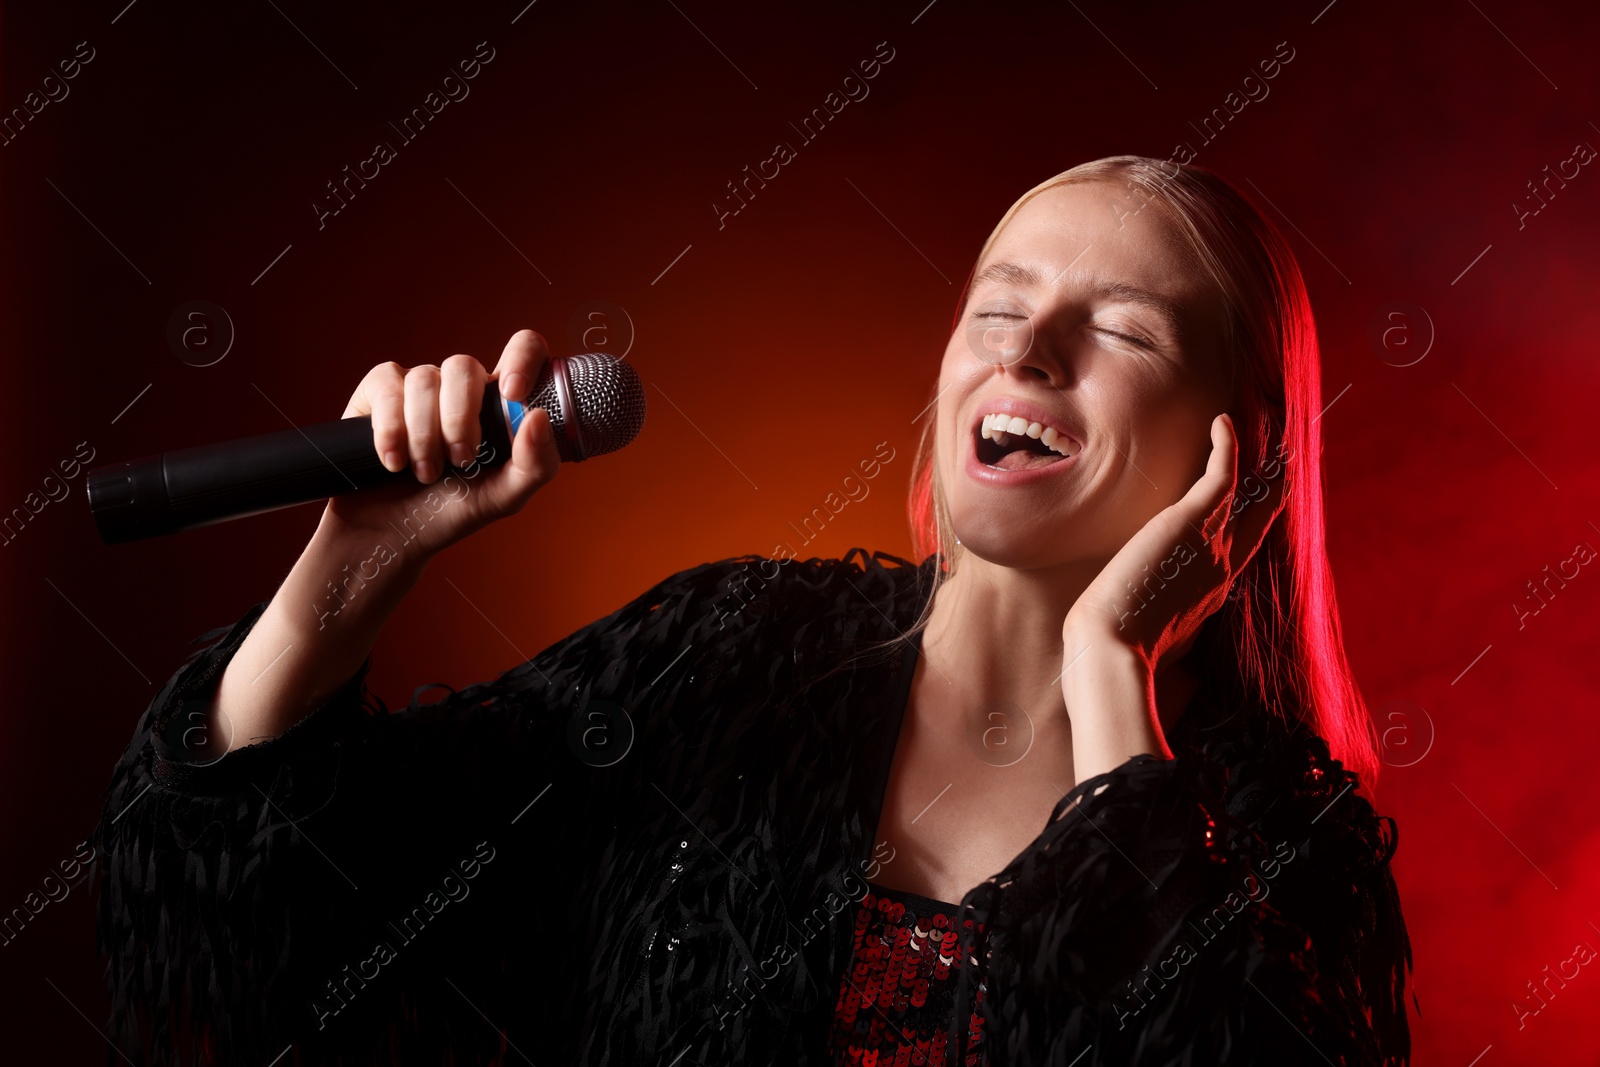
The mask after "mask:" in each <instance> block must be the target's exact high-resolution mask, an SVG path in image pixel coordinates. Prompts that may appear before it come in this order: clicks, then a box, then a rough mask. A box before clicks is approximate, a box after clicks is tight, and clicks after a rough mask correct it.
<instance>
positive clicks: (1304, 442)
mask: <svg viewBox="0 0 1600 1067" xmlns="http://www.w3.org/2000/svg"><path fill="white" fill-rule="evenodd" d="M1083 182H1111V183H1117V184H1120V185H1123V186H1124V187H1125V188H1126V189H1127V190H1128V191H1129V193H1130V194H1137V195H1139V196H1140V197H1142V198H1144V199H1145V200H1146V201H1147V202H1148V203H1150V204H1152V205H1155V206H1156V207H1157V209H1158V210H1162V209H1164V210H1162V217H1163V218H1165V219H1166V220H1167V221H1168V222H1169V223H1170V224H1171V225H1172V226H1173V227H1174V229H1175V230H1176V232H1178V233H1179V234H1181V235H1182V237H1183V238H1184V240H1185V241H1186V242H1187V244H1188V246H1189V248H1190V249H1191V250H1192V252H1193V254H1194V258H1195V261H1196V262H1197V264H1198V265H1199V268H1200V269H1201V270H1203V271H1204V272H1205V274H1206V276H1207V278H1208V280H1209V281H1210V282H1211V284H1212V285H1213V286H1214V288H1215V292H1216V294H1217V296H1219V297H1220V299H1221V302H1222V305H1223V308H1224V312H1225V323H1226V327H1225V334H1224V338H1223V343H1224V345H1225V346H1226V351H1227V353H1228V358H1229V359H1230V361H1231V362H1230V364H1229V368H1230V369H1229V373H1230V382H1229V385H1230V389H1234V388H1237V392H1235V393H1234V395H1236V396H1237V397H1238V404H1239V407H1240V409H1241V410H1239V411H1235V412H1231V413H1230V414H1232V415H1233V417H1234V424H1235V426H1236V428H1237V432H1238V436H1239V462H1238V468H1237V470H1238V480H1239V483H1240V485H1241V486H1243V484H1244V479H1245V478H1246V476H1247V475H1253V476H1254V477H1256V478H1258V479H1260V478H1262V477H1264V476H1265V475H1264V474H1263V472H1266V473H1267V474H1271V473H1274V472H1276V476H1279V477H1282V478H1284V479H1285V481H1284V493H1285V502H1284V507H1283V510H1282V511H1281V512H1280V513H1279V514H1278V516H1277V517H1276V518H1275V519H1274V520H1273V521H1272V524H1271V525H1270V526H1269V527H1268V529H1267V532H1266V535H1265V537H1264V538H1263V540H1262V543H1261V547H1260V549H1259V550H1258V551H1257V552H1256V554H1255V556H1254V557H1253V558H1252V559H1251V561H1250V562H1249V564H1247V565H1246V567H1245V568H1244V570H1243V571H1241V572H1240V574H1239V576H1238V577H1237V578H1236V579H1235V582H1234V585H1233V587H1232V588H1231V589H1230V590H1229V595H1228V598H1227V600H1226V601H1225V603H1224V604H1223V606H1222V607H1221V608H1219V609H1218V610H1217V611H1216V613H1215V614H1213V615H1212V616H1211V617H1210V618H1208V619H1207V620H1206V622H1205V624H1204V625H1203V627H1202V629H1201V633H1200V635H1199V637H1197V639H1196V642H1195V646H1194V648H1193V649H1192V650H1191V651H1192V653H1193V655H1192V656H1190V657H1188V658H1189V659H1190V660H1192V661H1194V662H1195V664H1196V670H1197V671H1198V672H1199V673H1200V674H1201V675H1202V677H1203V679H1205V680H1206V681H1210V682H1213V683H1217V684H1220V685H1222V686H1224V687H1225V688H1226V690H1227V691H1231V692H1234V693H1237V694H1240V695H1246V694H1248V695H1250V696H1252V697H1254V698H1256V699H1258V700H1259V701H1260V703H1261V704H1263V705H1264V706H1265V707H1267V708H1269V709H1271V710H1272V712H1273V713H1275V714H1278V715H1280V716H1283V717H1284V718H1285V719H1286V720H1288V721H1290V722H1291V723H1296V722H1298V723H1302V724H1304V725H1305V726H1307V727H1309V728H1311V729H1313V730H1315V731H1316V732H1317V733H1318V734H1320V735H1321V736H1322V738H1323V739H1324V740H1325V741H1327V743H1328V748H1329V750H1330V752H1331V753H1332V755H1333V756H1334V758H1336V759H1338V760H1339V761H1340V762H1342V763H1343V764H1344V765H1345V766H1346V767H1347V768H1349V769H1350V770H1352V771H1354V772H1356V773H1357V774H1359V775H1360V776H1361V779H1362V781H1363V782H1364V783H1366V784H1367V785H1368V786H1370V785H1371V784H1372V783H1374V782H1376V780H1377V775H1378V753H1377V746H1376V744H1375V731H1374V729H1373V725H1372V720H1371V716H1370V714H1369V713H1368V710H1367V706H1366V702H1365V701H1364V700H1363V699H1362V696H1361V691H1360V689H1359V688H1358V687H1357V686H1356V684H1355V680H1354V678H1353V676H1352V674H1351V671H1350V664H1349V661H1348V659H1347V658H1346V655H1345V648H1344V637H1343V632H1342V628H1341V626H1340V623H1339V608H1338V604H1337V600H1336V597H1335V595H1334V587H1333V572H1332V570H1331V569H1330V568H1329V565H1328V553H1327V545H1326V540H1325V533H1326V520H1325V517H1324V513H1323V502H1322V431H1321V425H1320V422H1319V416H1320V414H1321V411H1322V382H1321V370H1322V360H1321V354H1320V352H1319V350H1318V346H1317V335H1316V324H1315V322H1314V321H1313V319H1312V315H1311V302H1310V298H1309V297H1308V296H1307V294H1306V287H1305V281H1304V279H1303V278H1302V277H1301V274H1300V267H1299V264H1298V263H1297V262H1296V260H1295V257H1294V253H1293V252H1292V251H1291V249H1290V247H1289V244H1288V242H1287V241H1285V240H1284V237H1283V234H1282V233H1281V232H1280V231H1279V230H1278V228H1277V227H1276V226H1274V225H1273V223H1272V222H1271V220H1269V219H1268V218H1267V217H1266V216H1265V215H1264V214H1262V213H1261V212H1260V211H1259V210H1258V209H1257V208H1256V207H1255V205H1254V204H1252V203H1251V202H1250V201H1249V199H1247V198H1246V197H1245V195H1244V194H1243V193H1242V192H1240V191H1239V190H1238V189H1236V188H1235V187H1234V186H1233V185H1231V184H1229V183H1228V182H1227V181H1226V180H1225V179H1223V178H1222V177H1221V176H1220V175H1218V174H1216V173H1215V172H1213V171H1211V170H1208V169H1206V168H1204V167H1199V166H1195V165H1192V164H1180V163H1176V162H1172V161H1162V160H1156V159H1151V158H1149V157H1146V156H1131V155H1123V156H1109V157H1107V158H1104V159H1097V160H1094V161H1092V162H1088V163H1082V164H1079V165H1078V166H1076V167H1073V168H1071V169H1070V170H1066V171H1063V172H1062V173H1060V174H1057V175H1056V176H1055V177H1053V178H1050V179H1048V180H1046V181H1044V182H1041V183H1040V184H1038V185H1036V186H1034V187H1033V188H1032V189H1030V190H1028V191H1027V192H1026V193H1024V194H1023V195H1022V197H1021V198H1020V199H1019V200H1017V202H1016V203H1014V204H1012V205H1011V208H1010V210H1008V211H1007V212H1006V213H1005V215H1004V216H1002V217H1001V219H1000V221H999V223H998V224H996V226H995V228H994V230H993V232H991V233H990V234H989V238H988V240H987V241H985V242H984V245H983V248H982V249H981V250H980V251H979V253H978V257H977V259H976V260H975V261H974V263H973V270H976V269H977V266H978V265H979V264H981V263H982V262H983V259H984V256H986V255H988V253H989V249H990V248H991V247H992V246H993V244H994V242H995V239H996V237H998V236H999V234H1000V232H1001V231H1002V230H1003V229H1004V228H1005V226H1006V224H1007V223H1009V222H1010V221H1011V219H1012V217H1013V216H1014V215H1016V213H1017V211H1018V210H1019V209H1020V208H1021V207H1022V205H1024V204H1026V203H1027V202H1028V201H1029V200H1031V199H1032V198H1033V197H1035V196H1037V195H1038V194H1039V193H1041V192H1043V191H1044V190H1046V189H1051V188H1054V187H1056V186H1059V185H1069V184H1075V183H1083ZM971 281H972V274H971V272H969V273H968V275H967V283H966V285H965V286H963V288H962V293H961V300H960V302H959V304H958V305H957V307H956V313H955V318H954V320H953V321H952V323H951V332H952V333H954V331H955V330H958V329H960V327H961V316H962V315H963V314H964V312H965V310H966V305H967V299H968V294H969V291H970V286H971ZM933 388H934V392H933V396H934V398H935V400H936V399H937V395H938V394H937V389H938V382H937V380H935V382H934V387H933ZM933 404H934V401H930V414H929V417H928V419H927V421H926V422H925V423H924V424H923V429H922V437H921V440H920V442H919V444H918V447H917V454H916V458H915V460H914V461H913V464H912V470H911V493H910V498H909V501H908V513H909V518H910V521H911V536H912V544H913V547H914V549H915V554H916V558H918V559H923V560H926V558H927V557H928V556H929V555H937V556H938V561H937V563H936V564H935V566H934V567H933V568H932V572H933V579H932V589H931V590H929V595H928V599H927V604H926V607H925V608H924V611H923V613H922V617H921V618H919V619H918V620H917V623H916V625H915V626H914V627H913V628H912V632H915V631H917V630H920V629H922V628H923V627H925V626H926V625H927V623H928V619H929V617H930V616H931V613H932V610H933V594H934V593H937V591H938V589H939V587H940V586H941V585H943V583H944V582H945V581H946V580H948V578H949V577H950V575H952V574H953V573H954V572H955V568H956V567H959V566H960V564H961V558H962V553H963V552H964V549H963V548H962V547H961V546H960V545H959V544H958V543H957V542H956V539H955V532H954V530H953V529H952V527H951V524H950V514H949V510H948V508H947V506H946V502H945V496H944V489H943V487H942V486H941V485H940V480H939V472H938V464H937V463H936V462H935V453H934V433H935V428H936V426H937V423H938V420H937V418H936V417H935V416H934V415H933V414H932V413H931V412H932V411H933V410H934V407H933ZM1275 441H1281V442H1282V446H1281V447H1282V452H1281V453H1280V452H1279V451H1278V446H1277V445H1275V444H1274V443H1273V442H1275ZM1285 458H1286V460H1287V462H1285V461H1284V460H1285ZM1274 461H1277V462H1276V463H1274Z"/></svg>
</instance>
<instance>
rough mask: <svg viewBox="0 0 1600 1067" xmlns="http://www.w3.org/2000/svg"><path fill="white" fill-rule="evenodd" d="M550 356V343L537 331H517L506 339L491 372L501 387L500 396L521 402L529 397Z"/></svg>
mask: <svg viewBox="0 0 1600 1067" xmlns="http://www.w3.org/2000/svg"><path fill="white" fill-rule="evenodd" d="M549 358H550V346H549V345H548V344H546V343H545V339H544V335H543V334H541V333H539V332H538V331H536V330H518V331H517V332H516V333H514V334H512V335H511V340H509V341H507V342H506V347H505V350H504V351H502V352H501V353H500V362H498V363H496V364H495V365H494V373H493V374H491V375H489V378H490V380H491V381H494V382H495V383H496V384H498V385H499V387H500V395H501V396H503V397H505V398H506V399H508V400H515V401H518V402H519V403H520V402H521V401H523V400H526V399H527V397H528V394H529V393H531V392H532V391H533V383H534V382H535V381H537V380H538V377H539V371H540V370H541V369H542V368H543V367H544V364H545V361H546V360H548V359H549Z"/></svg>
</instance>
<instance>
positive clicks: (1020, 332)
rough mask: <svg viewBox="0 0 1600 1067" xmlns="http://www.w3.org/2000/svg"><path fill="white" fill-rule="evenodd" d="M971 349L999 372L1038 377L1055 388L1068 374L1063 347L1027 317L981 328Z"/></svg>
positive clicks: (1021, 377) (1018, 376)
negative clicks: (1034, 326) (1038, 328)
mask: <svg viewBox="0 0 1600 1067" xmlns="http://www.w3.org/2000/svg"><path fill="white" fill-rule="evenodd" d="M974 349H975V351H977V353H978V355H979V357H980V358H982V359H985V361H986V362H988V363H990V364H991V365H992V366H993V367H994V370H995V373H996V374H999V375H1002V376H1003V375H1008V374H1009V375H1011V376H1013V377H1015V378H1017V379H1018V380H1022V381H1027V380H1037V381H1042V382H1044V383H1045V384H1047V385H1049V386H1051V387H1052V388H1056V389H1060V388H1062V387H1063V386H1064V385H1066V383H1067V380H1068V378H1069V372H1070V368H1069V367H1068V366H1067V360H1066V358H1065V357H1066V353H1065V351H1064V350H1063V349H1062V348H1061V346H1060V344H1059V342H1058V341H1053V340H1052V339H1051V334H1050V331H1048V330H1044V329H1041V330H1037V331H1036V330H1035V329H1034V328H1033V319H1032V318H1031V317H1030V318H1028V319H1023V320H1020V321H1007V322H1004V323H1000V324H996V325H991V326H989V327H987V328H985V329H984V330H983V333H982V335H981V336H980V338H978V339H977V343H975V345H974Z"/></svg>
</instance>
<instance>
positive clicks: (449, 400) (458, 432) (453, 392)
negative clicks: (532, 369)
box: [439, 355, 488, 467]
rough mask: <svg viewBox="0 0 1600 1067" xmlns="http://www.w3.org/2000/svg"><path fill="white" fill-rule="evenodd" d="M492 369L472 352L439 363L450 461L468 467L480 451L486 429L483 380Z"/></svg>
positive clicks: (443, 429) (441, 424)
mask: <svg viewBox="0 0 1600 1067" xmlns="http://www.w3.org/2000/svg"><path fill="white" fill-rule="evenodd" d="M487 378H488V372H487V371H485V370H484V369H483V364H482V363H479V362H478V361H477V360H475V359H473V358H472V357H471V356H463V355H454V356H451V357H450V358H449V359H447V360H445V361H444V363H443V364H442V365H441V366H440V367H439V430H440V432H441V433H443V434H444V443H445V449H446V451H447V452H448V453H449V455H450V462H451V463H453V464H455V465H456V466H457V467H464V466H466V465H467V464H468V463H471V462H472V457H473V455H474V454H475V453H476V452H477V451H478V444H479V438H480V437H481V436H482V434H483V429H482V427H480V426H479V425H478V412H479V411H481V410H482V408H483V383H484V382H485V381H486V380H487Z"/></svg>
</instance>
